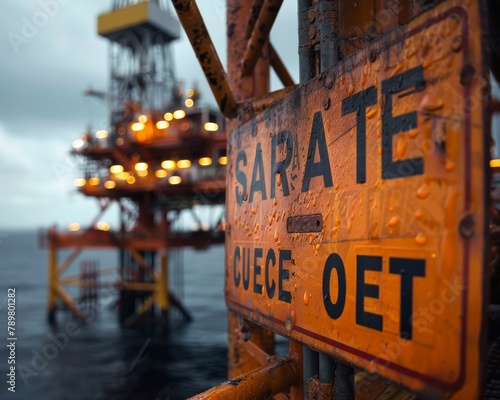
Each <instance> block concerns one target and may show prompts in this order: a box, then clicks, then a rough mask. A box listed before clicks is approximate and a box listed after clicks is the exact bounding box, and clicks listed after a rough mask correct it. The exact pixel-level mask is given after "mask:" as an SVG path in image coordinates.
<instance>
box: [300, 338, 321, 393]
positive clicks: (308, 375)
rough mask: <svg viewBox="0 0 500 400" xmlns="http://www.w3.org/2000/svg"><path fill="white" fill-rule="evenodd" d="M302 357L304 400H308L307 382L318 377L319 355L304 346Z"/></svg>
mask: <svg viewBox="0 0 500 400" xmlns="http://www.w3.org/2000/svg"><path fill="white" fill-rule="evenodd" d="M303 355H304V371H303V374H304V375H303V376H304V399H305V400H308V399H309V387H308V386H309V380H310V379H312V378H313V377H316V378H317V377H318V375H319V354H318V353H317V352H316V351H314V350H312V349H310V348H309V347H306V346H304V349H303Z"/></svg>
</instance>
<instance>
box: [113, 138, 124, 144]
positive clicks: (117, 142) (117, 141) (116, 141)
mask: <svg viewBox="0 0 500 400" xmlns="http://www.w3.org/2000/svg"><path fill="white" fill-rule="evenodd" d="M115 143H116V145H117V146H123V143H125V141H124V140H123V138H121V137H119V138H118V139H116V140H115Z"/></svg>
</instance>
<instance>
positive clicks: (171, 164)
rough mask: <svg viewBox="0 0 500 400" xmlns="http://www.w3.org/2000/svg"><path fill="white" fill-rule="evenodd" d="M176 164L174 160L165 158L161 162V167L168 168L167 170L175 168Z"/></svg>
mask: <svg viewBox="0 0 500 400" xmlns="http://www.w3.org/2000/svg"><path fill="white" fill-rule="evenodd" d="M175 165H176V164H175V161H174V160H165V161H163V162H162V163H161V167H162V168H164V169H166V170H167V171H169V170H171V169H174V168H175Z"/></svg>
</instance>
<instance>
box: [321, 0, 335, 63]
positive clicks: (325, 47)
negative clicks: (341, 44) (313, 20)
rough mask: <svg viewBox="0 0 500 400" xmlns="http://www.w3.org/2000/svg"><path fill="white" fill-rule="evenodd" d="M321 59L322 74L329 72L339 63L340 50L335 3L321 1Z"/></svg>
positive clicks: (328, 0)
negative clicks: (335, 20)
mask: <svg viewBox="0 0 500 400" xmlns="http://www.w3.org/2000/svg"><path fill="white" fill-rule="evenodd" d="M319 10H320V16H319V28H320V35H321V36H320V57H321V72H323V71H325V70H327V69H328V68H330V67H331V66H333V65H334V64H336V63H337V62H338V61H339V57H338V54H339V50H338V42H337V38H336V33H335V32H334V29H333V23H334V1H333V0H321V2H320V4H319Z"/></svg>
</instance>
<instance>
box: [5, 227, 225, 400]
mask: <svg viewBox="0 0 500 400" xmlns="http://www.w3.org/2000/svg"><path fill="white" fill-rule="evenodd" d="M67 254H69V253H68V252H67V251H66V252H63V253H61V256H60V258H59V260H60V262H61V261H62V260H64V258H65V256H67ZM116 259H117V258H116V253H115V252H110V251H100V250H99V251H85V252H83V253H82V256H80V257H79V259H78V260H77V261H76V262H75V263H74V267H73V268H72V272H73V273H78V272H79V263H80V261H81V260H99V264H100V267H101V268H108V267H111V266H116ZM223 259H224V248H223V246H214V247H211V248H209V249H208V250H206V251H203V252H199V251H192V250H185V251H184V282H185V284H184V304H185V306H186V307H187V308H188V310H189V311H190V313H191V314H192V316H193V321H192V322H190V323H184V322H182V321H181V319H180V318H175V316H172V318H171V328H170V331H169V333H167V334H160V333H153V332H149V331H137V330H126V329H121V328H120V327H119V324H118V321H117V310H116V309H115V308H114V303H115V302H116V299H117V296H116V292H114V291H107V292H106V293H105V296H104V298H103V300H102V301H101V302H100V305H99V306H98V307H96V310H98V311H97V312H95V313H93V315H95V317H93V318H92V321H91V322H90V323H88V324H86V325H82V324H80V323H77V321H76V320H75V319H74V318H73V317H72V316H71V315H70V314H69V313H66V312H59V313H58V315H57V317H58V324H57V327H51V326H50V325H49V324H48V323H47V315H46V311H47V306H46V304H47V252H46V251H45V250H43V249H39V248H38V243H37V234H36V232H31V231H17V232H14V231H12V232H9V231H2V232H0V343H2V342H3V344H2V345H1V346H0V373H1V376H2V377H3V378H4V379H2V383H1V384H0V393H1V394H0V399H40V400H44V399H47V400H59V399H74V400H79V399H82V400H83V399H117V400H118V399H120V400H125V399H144V400H146V399H147V400H149V399H151V400H153V399H154V400H156V399H161V400H162V399H184V398H186V397H189V396H192V395H194V394H196V393H199V392H201V391H203V390H205V389H207V388H209V387H212V386H214V385H217V384H219V383H221V382H222V381H224V380H225V378H226V371H227V370H226V354H227V334H226V331H227V321H226V307H225V304H224V297H223V277H224V266H223ZM70 273H71V271H68V274H70ZM8 288H15V289H16V326H15V329H16V331H15V334H16V337H17V342H16V358H15V361H16V363H15V366H16V387H15V389H16V391H15V393H12V392H10V391H8V387H9V384H8V383H7V379H8V377H7V373H8V368H9V364H8V357H9V349H8V348H7V345H8V344H9V342H10V340H8V336H9V335H8V332H7V312H8V309H7V301H6V299H7V290H8ZM72 294H73V295H77V296H78V291H74V290H73V291H72ZM92 310H94V309H92ZM68 333H70V334H71V335H69V334H68ZM54 337H55V338H56V339H54ZM58 338H59V341H58ZM54 341H58V344H57V345H56V344H54Z"/></svg>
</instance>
